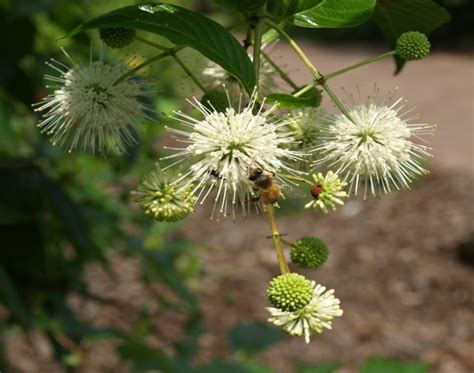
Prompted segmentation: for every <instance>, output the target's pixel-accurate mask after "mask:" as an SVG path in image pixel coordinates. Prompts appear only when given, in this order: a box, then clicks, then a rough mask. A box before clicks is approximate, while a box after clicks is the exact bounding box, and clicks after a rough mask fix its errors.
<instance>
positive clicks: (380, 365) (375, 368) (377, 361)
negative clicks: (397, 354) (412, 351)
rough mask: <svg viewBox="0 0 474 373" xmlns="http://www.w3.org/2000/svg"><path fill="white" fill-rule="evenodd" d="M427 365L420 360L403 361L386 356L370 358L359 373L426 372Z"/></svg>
mask: <svg viewBox="0 0 474 373" xmlns="http://www.w3.org/2000/svg"><path fill="white" fill-rule="evenodd" d="M426 372H428V365H427V364H426V363H424V362H422V361H415V362H410V363H403V362H399V361H395V360H392V359H387V358H370V359H369V360H367V361H366V362H365V363H364V365H363V366H362V368H361V370H360V373H426Z"/></svg>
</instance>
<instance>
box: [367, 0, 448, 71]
mask: <svg viewBox="0 0 474 373" xmlns="http://www.w3.org/2000/svg"><path fill="white" fill-rule="evenodd" d="M372 19H373V20H374V21H375V23H376V24H377V25H378V27H379V28H380V29H381V30H382V32H383V34H384V36H385V38H386V39H387V41H388V43H389V44H390V46H391V47H392V48H394V47H395V43H396V41H397V39H398V37H399V36H400V35H401V34H403V33H404V32H407V31H420V32H423V33H424V34H427V35H428V34H430V33H431V32H433V31H434V30H436V29H437V28H438V27H440V26H441V25H443V24H445V23H447V22H449V21H450V20H451V15H450V14H449V13H448V11H447V10H446V9H444V8H443V7H441V6H439V5H438V4H436V3H435V2H434V1H432V0H384V1H379V2H378V3H377V7H376V8H375V12H374V15H373V16H372ZM395 60H396V63H397V70H396V72H397V73H398V72H399V71H400V70H401V69H402V68H403V65H404V64H405V61H404V60H402V59H401V58H399V57H395Z"/></svg>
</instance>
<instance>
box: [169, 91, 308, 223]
mask: <svg viewBox="0 0 474 373" xmlns="http://www.w3.org/2000/svg"><path fill="white" fill-rule="evenodd" d="M256 100H257V97H256V95H255V94H254V95H252V97H251V98H250V102H249V103H248V105H247V106H245V107H243V108H242V107H241V108H240V110H238V111H237V110H235V109H234V108H230V107H229V108H227V109H226V110H225V112H219V111H217V110H215V109H208V108H207V107H206V106H204V105H203V104H202V103H200V102H199V101H197V100H196V99H193V101H190V103H191V104H192V105H193V106H194V107H195V108H196V109H197V110H199V111H200V112H201V114H202V116H201V117H200V118H199V117H198V118H195V117H192V116H190V115H187V114H184V113H182V112H177V113H176V119H178V120H179V121H180V122H181V123H182V129H181V128H180V129H178V128H169V130H170V131H171V132H174V133H176V134H177V135H178V136H179V141H180V142H181V144H184V147H182V148H172V149H173V150H175V151H177V152H176V153H175V154H172V155H170V156H168V157H169V158H180V160H179V161H184V160H186V161H189V162H190V163H191V165H190V166H189V169H188V170H187V172H185V173H184V174H183V176H182V179H187V182H188V183H193V184H194V185H195V186H196V187H195V193H196V195H197V196H198V199H199V200H200V202H202V201H204V200H206V198H207V197H208V196H209V195H211V196H212V194H210V193H211V192H214V193H213V194H214V196H215V197H214V198H213V199H214V207H213V210H212V216H213V217H216V218H219V217H220V216H228V215H232V217H233V218H234V217H235V216H236V213H237V212H238V211H240V212H241V213H242V214H243V215H245V214H246V213H247V212H248V210H249V207H250V206H251V204H252V202H251V200H252V197H253V196H254V195H255V188H254V186H253V183H252V182H251V181H250V180H249V172H250V171H251V169H252V168H256V167H258V168H262V169H264V170H265V171H266V172H270V173H274V174H277V175H278V173H279V172H280V171H283V172H284V173H286V174H295V173H298V172H299V171H298V170H294V169H293V168H292V167H291V166H290V165H289V164H287V162H288V161H294V160H297V159H299V153H298V152H295V151H292V150H291V149H288V147H287V145H288V144H290V143H292V142H293V141H294V140H293V138H292V137H291V135H290V134H289V133H287V132H284V131H281V130H280V127H282V126H285V125H286V122H285V121H284V120H282V119H277V120H275V119H274V115H273V114H272V113H273V112H274V111H275V109H276V107H271V108H268V109H264V107H263V103H262V106H261V107H260V109H258V110H256V105H257V102H256ZM281 182H282V183H284V180H282V181H281ZM282 186H283V185H282Z"/></svg>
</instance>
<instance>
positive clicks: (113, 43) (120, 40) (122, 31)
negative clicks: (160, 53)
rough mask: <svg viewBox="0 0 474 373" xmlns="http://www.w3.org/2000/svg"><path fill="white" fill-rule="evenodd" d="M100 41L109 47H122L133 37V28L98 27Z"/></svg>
mask: <svg viewBox="0 0 474 373" xmlns="http://www.w3.org/2000/svg"><path fill="white" fill-rule="evenodd" d="M99 35H100V38H101V39H102V41H103V42H104V43H105V44H107V45H108V46H109V47H110V48H123V47H126V46H127V45H129V44H130V43H131V42H132V41H133V38H134V37H135V29H133V28H124V27H112V28H101V29H99Z"/></svg>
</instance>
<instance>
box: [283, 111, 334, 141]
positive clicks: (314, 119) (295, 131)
mask: <svg viewBox="0 0 474 373" xmlns="http://www.w3.org/2000/svg"><path fill="white" fill-rule="evenodd" d="M328 121H329V119H328V115H327V114H326V112H325V111H324V109H321V108H319V107H318V108H313V107H309V108H304V109H302V110H295V111H293V112H292V113H291V121H290V123H289V124H288V130H289V131H290V132H291V134H292V135H293V137H294V139H295V140H296V142H295V144H294V145H293V147H294V148H295V149H298V150H308V149H311V148H314V147H315V146H316V145H318V144H319V143H320V142H321V138H320V136H319V132H320V130H321V126H322V125H323V124H327V123H328Z"/></svg>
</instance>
